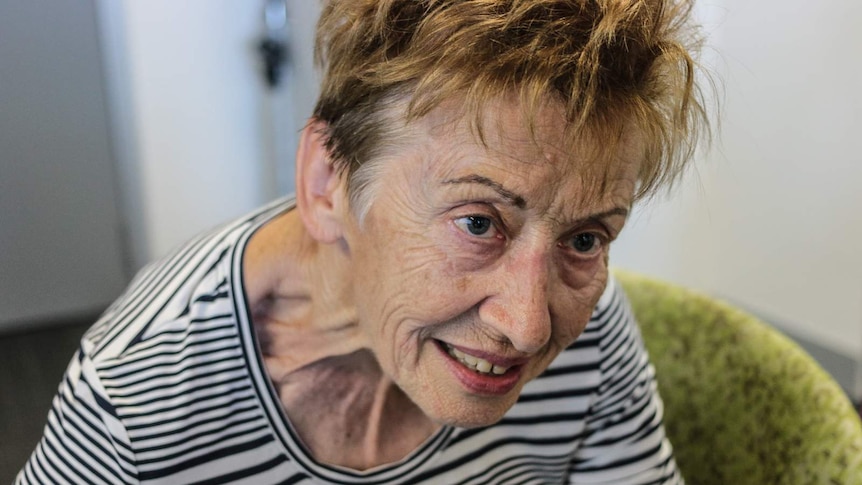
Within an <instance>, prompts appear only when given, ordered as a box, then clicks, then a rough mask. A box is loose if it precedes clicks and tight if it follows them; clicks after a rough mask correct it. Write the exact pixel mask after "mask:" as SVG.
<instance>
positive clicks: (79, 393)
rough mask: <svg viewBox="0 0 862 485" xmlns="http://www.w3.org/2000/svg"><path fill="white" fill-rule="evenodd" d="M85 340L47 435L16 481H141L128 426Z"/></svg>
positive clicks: (61, 391) (51, 416) (58, 398)
mask: <svg viewBox="0 0 862 485" xmlns="http://www.w3.org/2000/svg"><path fill="white" fill-rule="evenodd" d="M86 345H87V342H86V341H84V343H83V344H82V347H81V348H80V349H79V351H78V352H77V353H76V355H75V357H74V358H73V359H72V362H71V363H70V364H69V367H68V368H67V370H66V374H65V375H64V376H63V381H62V382H61V383H60V387H59V389H58V391H57V395H56V396H55V397H54V401H53V403H52V405H51V410H50V411H49V413H48V422H47V424H46V425H45V430H44V432H43V435H42V439H41V440H40V441H39V443H38V444H37V445H36V449H35V450H34V451H33V453H32V455H31V456H30V459H29V460H28V461H27V463H26V464H25V465H24V468H22V469H21V471H20V472H19V473H18V477H17V478H16V479H15V485H24V484H37V483H38V484H44V483H52V484H64V483H68V484H78V483H89V484H102V483H104V484H118V483H124V484H125V483H138V480H137V478H136V475H137V473H136V470H135V466H134V460H133V455H132V452H131V447H130V445H129V440H128V435H127V434H126V431H125V428H124V427H123V426H122V424H121V422H120V421H119V419H118V418H117V415H116V412H115V410H114V407H113V406H112V405H111V404H110V400H109V398H108V397H107V393H106V392H105V389H104V388H103V387H102V385H101V383H100V382H99V379H98V375H97V372H96V368H95V365H94V363H93V362H92V360H91V359H90V358H89V357H88V355H87V352H86V350H85V347H86Z"/></svg>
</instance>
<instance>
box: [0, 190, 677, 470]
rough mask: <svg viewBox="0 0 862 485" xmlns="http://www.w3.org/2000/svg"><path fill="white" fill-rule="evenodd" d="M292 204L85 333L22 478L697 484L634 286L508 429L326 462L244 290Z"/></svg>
mask: <svg viewBox="0 0 862 485" xmlns="http://www.w3.org/2000/svg"><path fill="white" fill-rule="evenodd" d="M292 204H293V202H292V200H283V201H279V202H277V203H274V204H272V205H270V206H269V207H265V208H263V209H261V210H259V211H257V212H256V213H254V214H251V215H250V216H248V217H246V218H243V219H240V220H237V221H235V222H233V223H230V224H226V225H224V226H222V227H220V228H217V229H216V230H214V231H212V232H210V233H208V234H205V235H202V236H200V237H198V238H196V239H195V240H193V241H191V242H189V243H188V244H187V245H185V246H184V247H182V248H180V249H179V250H177V251H176V252H175V253H174V254H172V255H171V256H169V257H167V258H166V259H164V260H163V261H161V262H159V263H156V264H152V265H150V266H148V267H147V268H145V269H144V270H142V271H141V272H140V273H139V275H138V276H137V277H136V278H135V280H134V281H133V283H132V284H131V285H130V286H129V288H128V289H127V290H126V292H125V293H124V295H123V296H122V297H121V298H120V299H119V300H117V302H115V303H114V304H113V305H112V306H111V307H110V308H109V309H108V310H107V311H106V312H105V314H104V315H103V316H102V318H100V320H99V321H98V322H96V324H95V325H94V326H93V327H92V328H91V329H90V330H89V331H88V332H87V333H86V335H85V336H84V338H83V340H82V344H81V348H80V350H79V351H78V353H77V354H76V355H75V357H74V358H73V359H72V362H71V363H70V364H69V368H68V370H67V372H66V375H65V377H64V379H63V382H62V383H61V385H60V388H59V391H58V394H57V396H56V398H55V399H54V403H53V407H52V409H51V411H50V414H49V416H48V423H47V425H46V426H45V432H44V436H43V438H42V440H41V441H40V443H39V444H38V446H37V448H36V450H35V451H34V452H33V454H32V456H31V458H30V460H29V461H28V462H27V464H26V465H25V467H24V468H23V469H22V470H21V472H20V473H19V475H18V477H17V480H16V483H18V484H22V485H23V484H30V483H46V484H47V483H51V484H62V483H69V484H78V483H92V484H98V483H106V484H114V483H147V484H150V483H152V484H155V483H248V484H270V483H273V484H274V483H286V484H294V483H295V484H310V483H339V484H360V483H362V484H384V483H447V484H489V483H491V484H494V483H505V484H509V483H514V484H547V483H567V482H573V483H606V484H628V483H631V484H648V483H649V484H651V483H674V484H675V483H682V479H681V477H680V476H679V473H678V471H677V469H676V465H675V463H674V461H673V456H672V451H671V448H670V446H669V444H668V443H667V440H666V439H665V436H664V430H663V428H662V424H661V418H662V408H661V401H660V400H659V399H658V397H657V394H656V387H655V382H654V376H653V369H652V367H651V366H650V364H649V361H648V359H647V356H646V353H645V352H644V349H643V344H642V342H641V338H640V335H639V333H638V330H637V327H636V326H635V325H634V322H633V320H632V316H631V311H630V309H629V308H628V306H627V303H626V301H625V299H624V296H623V294H622V292H621V290H620V289H619V288H618V287H617V286H616V285H614V284H611V285H609V287H608V290H607V291H606V292H605V294H604V295H603V296H602V299H601V300H600V303H599V305H598V306H597V308H596V310H595V312H594V314H593V318H592V319H591V321H590V323H589V325H588V326H587V328H586V330H585V331H584V333H583V335H582V336H581V337H580V338H579V339H578V341H577V342H575V344H574V345H572V346H571V347H570V348H569V349H567V350H566V351H564V352H563V353H562V354H561V355H560V356H559V357H558V358H557V359H556V360H555V361H554V363H553V364H552V365H551V367H550V368H549V369H548V370H547V372H545V373H544V374H543V375H542V376H540V377H539V378H537V379H536V380H534V381H533V382H530V383H529V384H528V385H527V386H526V387H525V388H524V391H523V393H522V395H521V397H520V399H519V401H518V402H517V403H516V404H515V406H513V407H512V409H511V410H510V411H509V412H508V413H507V414H506V416H505V417H504V418H503V419H502V420H501V421H500V422H499V423H497V424H495V425H493V426H490V427H487V428H481V429H470V430H467V429H456V428H450V427H444V428H443V429H441V430H440V431H439V432H438V433H436V434H435V435H434V436H432V437H431V438H429V439H428V440H427V441H426V442H425V443H424V444H423V445H422V446H421V447H420V448H418V449H417V450H415V451H414V452H413V453H412V454H411V455H410V456H408V457H406V458H405V459H404V460H402V461H400V462H398V463H393V464H391V465H389V466H384V467H378V468H375V469H372V470H367V471H362V472H360V471H354V470H347V469H344V468H340V467H333V466H328V465H326V464H322V463H318V462H317V461H315V460H314V458H313V457H311V456H310V455H309V454H308V452H307V451H306V449H305V448H304V447H303V445H302V444H301V443H300V442H299V440H298V438H297V436H296V433H295V432H294V430H293V428H292V426H291V424H290V422H289V421H288V420H287V418H286V416H285V414H284V412H283V411H282V409H281V404H280V402H279V400H278V398H277V396H276V394H275V392H274V390H273V389H272V386H271V384H270V383H269V380H268V379H267V377H266V373H265V370H264V366H263V363H262V361H261V357H260V354H259V352H258V350H257V343H256V340H255V334H254V332H253V327H252V325H251V322H250V320H249V312H248V307H247V303H246V301H245V296H244V293H243V290H242V273H241V268H242V256H243V250H244V247H245V243H246V241H247V240H248V238H249V237H250V236H251V235H252V234H253V233H254V231H255V230H256V229H257V228H259V227H260V226H261V225H263V224H264V223H265V222H267V221H269V220H271V219H272V218H274V217H275V216H277V215H278V214H281V213H283V212H284V211H287V210H290V209H291V208H292Z"/></svg>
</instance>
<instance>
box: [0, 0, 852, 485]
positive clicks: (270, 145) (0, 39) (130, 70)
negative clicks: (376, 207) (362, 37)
mask: <svg viewBox="0 0 862 485" xmlns="http://www.w3.org/2000/svg"><path fill="white" fill-rule="evenodd" d="M318 12H319V6H318V3H317V2H316V1H313V0H278V1H266V0H242V1H240V0H184V1H182V2H174V1H168V0H147V1H143V0H76V1H73V2H69V1H61V0H0V362H2V364H3V365H2V366H0V413H3V415H2V416H0V436H3V437H4V438H6V437H16V439H14V440H8V439H4V440H2V441H0V482H8V481H10V480H11V479H12V476H13V475H14V472H15V471H16V470H17V469H18V468H19V467H20V466H21V465H22V464H23V461H24V460H25V459H26V457H27V456H28V455H29V452H30V450H31V449H32V447H33V446H34V445H35V441H36V439H38V437H39V435H40V434H41V429H42V426H43V425H44V417H45V414H46V412H47V409H48V408H49V406H50V399H51V397H52V395H53V392H54V391H55V389H56V384H57V382H59V379H60V377H61V375H62V372H63V369H64V368H65V364H66V362H67V361H68V359H69V358H70V356H71V355H72V353H73V352H74V350H75V348H76V347H77V340H78V339H79V338H80V335H81V333H82V332H83V330H84V329H85V328H86V326H87V325H89V324H90V323H91V322H92V321H93V319H94V318H95V317H96V316H97V315H98V313H99V312H101V311H102V310H103V309H104V308H105V307H106V306H107V305H108V304H109V303H110V302H111V301H112V300H113V299H114V298H116V297H117V296H118V295H119V293H120V292H121V291H122V289H123V288H124V286H125V285H126V284H127V283H128V281H129V280H130V279H131V277H132V276H133V275H134V273H135V272H136V271H137V270H138V269H139V268H140V267H141V266H142V265H144V264H145V263H146V262H148V261H151V260H153V259H155V258H158V257H160V256H162V255H164V254H165V253H166V252H168V251H170V249H171V248H173V247H175V246H176V245H178V244H180V243H181V242H183V241H185V240H186V239H188V238H189V237H191V236H193V235H194V234H196V233H198V232H200V231H202V230H205V229H207V228H209V227H211V226H213V225H215V224H218V223H220V222H223V221H226V220H228V219H230V218H232V217H235V216H238V215H240V214H242V213H244V212H246V211H248V210H250V209H253V208H254V207H256V206H258V205H260V204H262V203H264V202H266V201H268V200H271V199H273V198H275V197H278V196H281V195H284V194H288V193H290V192H291V191H292V190H293V163H292V158H293V151H294V148H295V143H296V138H297V133H298V131H299V130H300V129H301V127H302V125H303V123H304V121H305V119H306V117H307V116H308V115H309V113H310V111H311V108H312V105H313V103H314V100H315V97H316V94H317V87H316V85H317V78H316V75H315V73H314V71H313V68H312V52H311V51H312V36H313V30H314V24H315V22H316V17H317V15H318ZM697 15H698V17H699V18H700V19H701V20H702V22H703V24H704V25H705V28H706V31H707V33H708V35H709V43H708V44H709V48H708V50H707V51H706V52H705V53H704V58H703V62H704V64H706V65H707V66H708V67H709V69H710V70H712V71H713V72H714V74H715V75H716V77H717V78H718V79H720V85H719V89H718V90H719V93H720V98H721V105H722V112H721V120H722V121H721V128H722V129H721V134H720V136H719V137H717V138H716V140H715V142H714V145H713V147H712V149H711V150H709V151H708V152H704V153H703V154H702V155H701V156H700V157H699V159H698V161H697V166H696V168H695V170H693V171H692V172H691V173H690V174H689V177H688V178H687V179H686V181H685V182H684V183H683V184H681V185H680V187H679V188H678V189H677V190H676V191H675V192H674V193H673V197H667V198H658V199H656V200H653V201H651V202H650V203H649V204H646V205H645V206H643V207H641V208H640V209H639V210H638V211H637V212H636V213H635V214H634V216H633V218H632V220H631V222H630V225H629V227H627V229H626V230H625V231H624V233H623V236H622V238H621V239H620V240H619V241H618V243H616V244H615V246H614V248H613V250H612V255H611V259H612V262H613V263H614V264H615V265H616V266H620V267H625V268H628V269H632V270H636V271H639V272H644V273H649V274H652V275H655V276H658V277H661V278H664V279H668V280H672V281H676V282H679V283H682V284H685V285H687V286H690V287H693V288H697V289H700V290H702V291H705V292H707V293H710V294H713V295H716V296H719V297H722V298H725V299H727V300H728V301H730V302H732V303H734V304H737V305H739V306H741V307H743V308H745V309H747V310H749V311H750V312H752V313H754V314H756V315H758V316H760V317H761V318H763V319H764V320H766V321H768V322H769V323H771V324H773V325H774V326H776V327H778V328H779V329H781V330H782V331H784V332H785V333H787V334H788V335H790V336H791V337H793V338H794V339H796V340H797V341H798V342H800V343H801V344H802V345H803V346H804V347H805V348H806V349H808V350H809V352H810V353H811V354H812V355H814V357H815V358H817V359H818V360H819V361H820V362H821V363H822V364H823V365H824V367H826V369H827V370H829V371H830V372H831V373H832V374H833V375H834V376H835V378H836V379H837V380H838V382H839V383H840V384H841V385H842V386H843V387H844V388H845V390H846V391H847V392H848V394H849V395H850V396H851V397H852V398H853V399H854V400H856V401H857V402H858V401H859V400H860V398H862V366H860V364H862V190H860V188H859V186H860V182H862V155H860V153H862V135H860V133H862V94H860V90H859V86H862V64H860V62H859V59H860V54H862V33H860V31H859V29H858V28H857V24H858V21H859V19H860V18H862V3H860V2H850V1H846V0H824V1H820V2H810V1H805V0H783V1H779V0H766V1H762V2H748V1H745V0H707V1H703V2H701V3H700V4H699V5H698V11H697Z"/></svg>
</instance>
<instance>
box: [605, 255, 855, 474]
mask: <svg viewBox="0 0 862 485" xmlns="http://www.w3.org/2000/svg"><path fill="white" fill-rule="evenodd" d="M615 275H616V277H617V280H618V281H619V282H620V283H621V284H622V286H623V288H624V289H625V290H626V294H627V295H628V297H629V299H630V301H631V305H632V308H633V310H634V313H635V315H636V317H637V319H638V321H639V323H640V326H641V332H642V333H643V337H644V340H645V342H646V346H647V349H648V351H649V353H650V358H651V359H652V361H653V364H654V365H655V367H656V375H657V379H658V386H659V391H660V393H661V396H662V398H663V400H664V403H665V426H666V429H667V433H668V436H669V437H670V440H671V443H672V444H673V446H674V450H675V454H676V459H677V463H678V465H679V467H680V469H681V470H682V472H683V476H684V477H685V479H686V482H687V483H688V484H689V485H698V484H722V485H726V484H732V485H745V484H757V485H764V484H785V483H786V484H809V483H810V484H821V483H822V484H862V423H860V420H859V416H858V414H856V412H855V410H854V409H853V406H852V405H851V403H850V401H849V399H848V398H847V396H846V395H845V394H844V392H843V391H842V390H841V388H840V387H839V386H838V384H837V383H836V382H835V381H834V380H833V379H832V378H831V377H830V376H829V375H828V374H827V373H826V372H825V371H824V370H823V369H822V368H821V367H820V366H819V365H818V364H817V363H816V362H815V361H814V360H813V359H812V358H811V357H810V356H809V355H808V354H806V353H805V352H804V351H803V350H802V349H801V348H800V347H799V346H797V345H796V344H795V343H794V342H792V341H791V340H789V339H788V338H786V337H785V336H783V335H782V334H780V333H779V332H778V331H776V330H774V329H772V328H771V327H769V326H767V325H766V324H764V323H762V322H760V321H759V320H757V319H756V318H754V317H752V316H751V315H748V314H746V313H744V312H742V311H740V310H738V309H736V308H733V307H731V306H730V305H727V304H725V303H721V302H718V301H716V300H714V299H711V298H709V297H706V296H703V295H700V294H697V293H695V292H692V291H690V290H686V289H683V288H681V287H678V286H674V285H670V284H667V283H664V282H660V281H656V280H651V279H649V278H645V277H643V276H638V275H635V274H632V273H628V272H623V271H616V272H615Z"/></svg>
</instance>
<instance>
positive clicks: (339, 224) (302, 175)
mask: <svg viewBox="0 0 862 485" xmlns="http://www.w3.org/2000/svg"><path fill="white" fill-rule="evenodd" d="M325 128H326V126H325V124H324V123H323V122H322V121H317V120H311V121H310V122H309V123H308V124H307V125H306V126H305V128H304V129H303V130H302V134H301V135H300V138H299V148H297V150H296V205H297V208H298V210H299V215H300V217H301V218H302V222H303V224H305V228H306V229H307V230H308V232H309V234H310V235H311V236H312V237H313V238H314V239H315V240H317V241H319V242H322V243H334V242H336V241H338V240H339V239H340V238H341V237H342V235H343V233H344V230H343V228H344V225H343V224H344V221H343V217H344V214H345V212H344V209H345V208H346V207H345V205H346V200H347V194H346V184H345V183H344V180H342V176H341V175H340V174H339V173H338V171H336V169H335V167H334V166H333V163H332V158H331V157H330V156H329V150H327V148H326V145H325V143H324V142H325V139H326V138H325V137H326V135H325Z"/></svg>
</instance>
